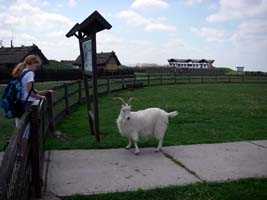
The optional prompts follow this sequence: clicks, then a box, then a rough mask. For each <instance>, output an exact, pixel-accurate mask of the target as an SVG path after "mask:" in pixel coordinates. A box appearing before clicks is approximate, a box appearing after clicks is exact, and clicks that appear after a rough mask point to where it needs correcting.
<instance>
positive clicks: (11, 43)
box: [10, 40, 13, 48]
mask: <svg viewBox="0 0 267 200" xmlns="http://www.w3.org/2000/svg"><path fill="white" fill-rule="evenodd" d="M10 46H11V48H13V40H11V41H10Z"/></svg>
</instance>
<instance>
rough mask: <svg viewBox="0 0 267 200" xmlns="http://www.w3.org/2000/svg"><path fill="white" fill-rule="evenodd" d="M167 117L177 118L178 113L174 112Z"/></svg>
mask: <svg viewBox="0 0 267 200" xmlns="http://www.w3.org/2000/svg"><path fill="white" fill-rule="evenodd" d="M167 115H168V117H175V116H176V115H178V112H177V111H173V112H170V113H167Z"/></svg>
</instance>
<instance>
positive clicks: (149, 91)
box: [46, 84, 267, 149]
mask: <svg viewBox="0 0 267 200" xmlns="http://www.w3.org/2000/svg"><path fill="white" fill-rule="evenodd" d="M266 86H267V84H179V85H172V86H157V87H150V88H144V89H139V90H135V91H133V92H132V91H122V92H119V93H116V94H112V95H109V96H104V97H101V98H100V124H101V126H100V127H101V132H102V133H103V134H104V135H103V138H102V141H101V143H97V142H95V139H94V138H93V137H92V136H91V135H90V133H89V127H88V121H87V114H86V106H85V105H84V106H81V107H80V108H79V109H78V110H77V111H76V112H74V113H73V114H71V115H70V116H69V117H67V118H66V119H65V120H64V121H63V122H62V123H60V124H59V125H58V126H57V129H58V130H60V131H61V132H62V133H64V134H65V136H66V138H67V140H64V141H62V140H58V139H49V140H48V142H47V144H46V148H47V149H96V148H118V147H124V146H126V144H127V140H126V139H125V138H122V137H121V136H120V135H119V133H118V130H117V127H116V124H115V121H116V118H117V116H118V114H119V111H120V102H119V101H114V100H113V99H112V98H113V97H114V96H121V97H124V98H127V97H130V96H133V97H136V98H137V100H136V101H133V102H132V103H133V110H139V109H145V108H148V107H160V108H163V109H165V110H167V111H173V110H177V111H178V112H179V115H178V116H177V117H176V118H174V119H172V120H171V121H170V124H169V128H168V131H167V135H166V138H165V140H164V145H165V146H167V145H180V144H197V143H216V142H229V141H241V140H257V139H266V138H267V87H266ZM156 144H157V143H156V141H154V140H148V141H142V142H141V143H140V146H142V147H144V146H145V147H148V146H156Z"/></svg>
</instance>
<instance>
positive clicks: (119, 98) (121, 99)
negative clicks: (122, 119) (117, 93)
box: [113, 97, 126, 104]
mask: <svg viewBox="0 0 267 200" xmlns="http://www.w3.org/2000/svg"><path fill="white" fill-rule="evenodd" d="M113 99H114V100H115V99H118V100H120V101H121V102H122V103H124V104H126V102H125V101H124V100H123V98H121V97H114V98H113Z"/></svg>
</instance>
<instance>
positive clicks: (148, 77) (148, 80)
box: [147, 74, 150, 87]
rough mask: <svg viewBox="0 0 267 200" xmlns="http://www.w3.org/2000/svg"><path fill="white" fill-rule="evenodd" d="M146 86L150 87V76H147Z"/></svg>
mask: <svg viewBox="0 0 267 200" xmlns="http://www.w3.org/2000/svg"><path fill="white" fill-rule="evenodd" d="M147 85H148V87H150V74H147Z"/></svg>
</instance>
